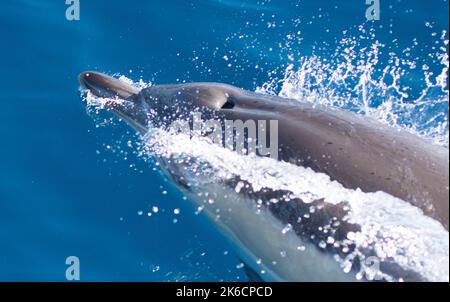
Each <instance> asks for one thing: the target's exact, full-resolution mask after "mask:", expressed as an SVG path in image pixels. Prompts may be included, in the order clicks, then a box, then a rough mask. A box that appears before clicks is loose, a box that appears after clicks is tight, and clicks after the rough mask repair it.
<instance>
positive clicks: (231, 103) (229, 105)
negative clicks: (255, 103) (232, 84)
mask: <svg viewBox="0 0 450 302" xmlns="http://www.w3.org/2000/svg"><path fill="white" fill-rule="evenodd" d="M233 108H234V101H233V98H232V97H228V98H227V101H226V102H225V104H223V105H222V108H221V109H233Z"/></svg>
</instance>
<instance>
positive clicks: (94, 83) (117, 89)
mask: <svg viewBox="0 0 450 302" xmlns="http://www.w3.org/2000/svg"><path fill="white" fill-rule="evenodd" d="M78 81H79V82H80V85H81V86H82V87H83V88H84V89H87V90H90V91H91V92H92V93H94V94H95V95H97V96H101V97H114V96H119V97H121V98H124V99H126V98H128V97H130V96H131V95H134V94H137V93H138V92H139V90H140V89H138V88H137V87H134V86H132V85H129V84H127V83H124V82H121V81H119V80H118V79H115V78H113V77H110V76H108V75H106V74H103V73H100V72H95V71H85V72H82V73H80V74H79V75H78Z"/></svg>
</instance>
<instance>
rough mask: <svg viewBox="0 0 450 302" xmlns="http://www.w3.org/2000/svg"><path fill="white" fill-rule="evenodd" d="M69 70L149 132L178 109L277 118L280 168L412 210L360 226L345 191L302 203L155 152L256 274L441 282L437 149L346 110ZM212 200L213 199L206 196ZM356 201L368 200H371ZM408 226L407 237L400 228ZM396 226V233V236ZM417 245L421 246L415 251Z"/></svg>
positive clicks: (443, 225)
mask: <svg viewBox="0 0 450 302" xmlns="http://www.w3.org/2000/svg"><path fill="white" fill-rule="evenodd" d="M79 80H80V83H81V84H82V86H83V87H84V88H86V89H87V90H89V91H90V92H91V93H92V94H93V95H95V96H96V97H100V98H108V99H110V100H111V101H109V102H107V103H106V105H105V108H106V109H108V110H110V111H112V112H114V113H115V114H117V115H118V116H120V117H121V118H123V119H125V120H126V121H127V122H128V123H129V124H130V125H132V126H133V127H134V128H135V129H136V130H137V131H138V132H139V133H141V134H142V135H143V136H144V135H146V134H147V132H148V131H149V129H148V125H149V124H152V125H156V127H163V126H167V125H168V124H169V122H173V121H175V120H178V119H189V118H190V116H191V114H192V112H197V111H200V112H202V113H203V114H204V115H205V116H207V117H214V118H218V119H222V120H223V119H226V120H232V121H236V120H241V121H247V120H254V121H261V120H265V121H270V120H276V121H278V130H279V131H278V133H277V134H278V142H279V150H278V158H279V160H280V161H283V162H285V164H286V167H285V168H286V169H291V168H292V167H291V166H298V167H303V168H310V169H311V170H313V171H314V172H317V173H324V174H326V175H328V176H329V178H330V181H336V182H338V183H339V184H340V185H342V187H343V190H349V192H352V193H351V194H353V195H355V194H357V193H354V192H360V191H359V189H360V190H361V191H362V192H365V193H368V194H366V195H364V193H362V192H361V194H363V195H362V196H363V197H361V198H362V199H364V198H368V199H373V196H372V195H370V194H371V193H374V192H379V191H381V192H384V193H387V194H384V195H383V194H381V195H379V196H378V195H377V196H378V197H377V198H381V199H383V200H380V204H383V203H384V204H386V205H387V204H391V207H392V212H393V213H395V210H394V209H395V208H397V207H398V206H400V207H404V208H407V210H405V211H403V212H401V211H400V212H399V213H402V214H399V215H402V216H405V215H406V216H407V215H411V217H398V219H399V221H408V220H410V221H408V222H407V224H408V225H409V228H410V230H409V229H408V227H405V225H398V226H396V225H395V224H394V225H391V224H390V225H389V226H382V227H386V229H389V230H391V231H392V230H394V229H395V231H392V232H393V233H386V232H385V233H382V232H381V231H380V229H379V228H380V225H377V224H376V223H374V222H368V223H367V224H364V225H363V224H362V223H358V221H357V220H355V219H352V218H351V217H352V216H351V215H350V213H352V212H355V211H356V210H355V209H352V206H351V204H349V203H348V200H341V202H335V203H331V202H328V200H327V199H326V198H325V197H322V198H317V199H314V198H313V200H310V201H308V202H305V199H304V198H300V197H299V196H296V195H295V194H293V193H292V192H290V191H289V190H287V189H286V188H282V187H276V188H274V187H270V186H266V187H262V188H259V189H257V190H255V184H254V183H252V181H251V179H249V178H248V177H247V178H246V177H244V176H242V175H234V176H233V177H227V178H225V179H220V178H219V180H217V179H215V178H214V177H215V176H214V175H213V176H211V175H204V176H203V179H200V178H201V176H199V175H198V173H189V169H190V168H192V166H193V165H194V166H195V165H196V163H195V159H194V162H191V161H192V159H191V158H190V159H189V160H184V161H181V160H179V159H177V158H173V157H168V158H162V159H161V163H162V169H163V170H164V171H165V172H166V174H167V175H168V176H170V177H171V178H172V179H174V182H175V183H176V184H177V185H178V186H179V188H180V189H181V190H183V191H184V192H185V193H186V195H187V196H189V197H191V200H193V201H194V203H196V205H197V206H201V207H205V211H206V214H207V215H208V216H210V217H211V218H212V219H213V221H215V222H217V224H218V225H219V226H220V229H221V230H222V231H223V232H224V233H225V234H226V235H227V237H229V238H231V239H232V242H234V243H235V244H236V245H237V249H238V250H240V251H241V253H242V256H241V258H242V259H243V260H244V261H245V262H246V263H247V264H249V265H250V266H251V267H252V268H253V269H254V270H255V271H256V272H261V276H262V277H263V279H266V280H270V279H272V280H294V281H295V280H298V281H302V280H304V281H321V280H323V281H340V280H342V281H344V280H350V281H351V280H357V279H361V278H362V275H361V274H362V273H365V274H366V275H370V274H372V275H373V276H372V278H371V279H373V278H374V277H375V278H376V279H377V278H378V279H381V280H388V281H396V280H405V281H409V280H411V281H425V280H430V281H437V280H440V281H442V280H444V281H445V280H448V225H449V218H448V216H449V201H448V199H449V186H448V181H449V169H448V158H449V156H448V150H447V149H445V148H442V147H438V146H434V145H431V144H430V143H428V142H426V141H425V140H423V139H421V138H419V137H416V136H414V135H412V134H410V133H408V132H406V131H402V130H398V129H394V128H392V127H390V126H387V125H383V124H380V123H378V122H376V121H374V120H372V119H370V118H366V117H362V116H359V115H356V114H353V113H349V112H343V111H340V110H336V109H330V108H323V107H317V106H312V105H311V104H307V103H301V102H298V101H292V100H285V99H280V98H278V97H274V96H267V95H261V94H256V93H252V92H248V91H244V90H242V89H238V88H236V87H233V86H230V85H225V84H216V83H192V84H177V85H159V86H150V87H148V88H144V89H139V88H137V87H134V86H132V85H130V84H127V83H124V82H123V81H120V80H117V79H115V78H112V77H109V76H107V75H104V74H100V73H96V72H86V73H83V74H81V75H80V76H79ZM217 152H218V153H220V152H222V151H217ZM224 156H225V158H223V160H227V158H226V157H227V156H229V157H230V158H231V157H232V156H234V155H231V154H227V155H224ZM288 162H289V164H288ZM195 170H196V171H197V169H195ZM187 171H188V172H187ZM219 172H220V171H219ZM210 179H214V181H210ZM355 190H356V191H355ZM205 193H206V194H205ZM353 195H352V196H353ZM199 196H202V197H199ZM204 196H209V197H208V198H205V197H204ZM302 196H306V195H302ZM358 196H359V195H358ZM380 196H381V197H380ZM211 198H213V199H214V200H215V202H213V203H211V202H209V201H211ZM384 199H386V200H384ZM274 200H275V201H276V202H273V201H274ZM388 200H389V201H388ZM361 203H362V207H365V206H367V208H369V206H371V205H372V203H370V202H367V204H366V205H365V204H364V203H363V202H361ZM406 203H409V205H408V207H409V208H408V207H407V206H405V205H404V204H406ZM418 209H420V210H418ZM255 211H256V212H257V213H255ZM383 211H384V212H388V211H390V209H389V208H387V209H386V208H383ZM383 211H381V212H383ZM217 213H221V214H220V215H217ZM225 213H226V214H225ZM405 213H406V214H405ZM354 215H355V214H354ZM218 216H220V219H219V218H218ZM349 217H350V218H349ZM366 220H370V219H366ZM414 223H417V225H416V227H414ZM286 226H288V229H289V231H290V232H289V233H290V235H286V236H284V235H283V236H281V235H280V234H285V233H286V232H285V231H286ZM411 226H412V227H411ZM405 228H406V229H407V230H403V229H405ZM415 228H416V229H418V230H420V231H417V230H415ZM400 230H401V231H400ZM409 231H410V232H412V233H414V234H415V236H411V237H410V238H407V237H408V236H407V235H405V234H409V233H408V232H409ZM402 232H405V233H404V234H403V235H401V234H402ZM366 233H367V234H372V233H375V235H373V236H372V235H371V237H370V238H371V240H365V242H363V243H361V242H360V241H361V240H360V241H358V238H362V237H361V236H360V237H358V234H366ZM394 233H395V234H394ZM355 234H356V235H355ZM399 234H400V235H399ZM417 234H420V236H419V235H417ZM424 234H426V235H424ZM399 236H400V237H401V236H403V237H405V238H401V239H402V240H403V242H400V240H399V238H393V237H399ZM427 236H429V237H430V240H428V237H427ZM391 237H392V238H391ZM416 237H417V238H418V237H424V238H425V237H427V238H426V239H427V240H428V241H426V240H425V239H423V238H419V239H423V240H424V242H425V241H426V242H425V243H424V244H418V242H416V241H415V240H416ZM364 238H366V237H364ZM405 240H406V241H408V240H410V241H411V242H406V243H405ZM386 242H387V243H386ZM389 244H390V245H392V244H394V246H389ZM396 244H398V245H397V246H396ZM420 248H422V249H429V251H422V252H418V251H416V250H417V249H420ZM389 249H391V250H389ZM392 249H393V250H392ZM427 253H429V254H431V255H436V256H435V257H434V258H435V259H431V260H430V259H427V260H426V261H425V259H421V257H425V255H426V254H427ZM372 257H375V258H372ZM367 260H370V261H371V262H377V261H378V263H377V271H375V272H374V271H373V270H372V271H371V267H370V265H369V264H368V263H366V262H367ZM421 260H423V261H425V262H426V264H423V263H420V261H421ZM370 261H369V262H370ZM349 263H350V265H349ZM264 276H267V277H266V278H264Z"/></svg>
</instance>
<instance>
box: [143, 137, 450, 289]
mask: <svg viewBox="0 0 450 302" xmlns="http://www.w3.org/2000/svg"><path fill="white" fill-rule="evenodd" d="M144 142H145V150H146V151H147V152H149V154H150V155H152V156H154V155H157V156H158V157H162V158H166V159H170V160H180V161H183V160H186V162H189V159H193V158H194V159H195V162H196V163H199V164H196V165H194V166H190V167H188V168H187V169H188V170H190V169H191V170H192V171H189V172H188V171H186V174H187V175H195V177H196V178H197V179H196V180H199V181H200V184H199V186H201V185H202V183H201V181H202V180H201V179H202V176H203V177H204V178H205V179H206V181H207V182H208V181H213V182H218V181H221V180H226V179H231V178H234V177H236V176H239V177H240V178H241V179H242V180H244V181H246V182H248V183H249V184H250V185H251V187H252V189H253V191H255V192H258V191H260V190H262V189H264V188H268V189H272V190H287V191H289V192H292V194H293V197H297V198H300V199H302V200H303V201H304V202H305V203H310V202H313V201H315V200H318V199H324V200H325V201H326V202H328V203H333V204H338V203H340V202H342V201H347V202H348V203H349V205H350V214H349V218H350V222H352V223H356V224H358V225H360V226H361V231H360V232H358V233H356V234H353V236H352V238H349V240H350V239H351V240H350V241H349V243H354V244H356V250H355V251H354V252H353V253H351V254H350V255H348V257H346V258H345V259H340V261H341V263H342V266H343V268H344V270H345V266H348V265H349V263H350V265H351V262H350V260H351V259H353V258H355V257H358V258H359V259H360V260H362V261H364V259H365V258H364V257H365V255H364V252H363V250H365V249H366V248H367V247H371V248H372V249H373V250H374V252H375V254H376V256H377V257H378V258H379V259H380V260H381V261H383V260H385V259H394V260H395V262H396V263H398V264H399V265H400V266H401V267H402V268H404V269H407V270H412V271H415V272H417V273H419V274H420V275H421V276H423V277H424V278H426V279H427V280H430V281H448V280H449V233H448V232H447V231H446V230H445V228H444V227H443V226H442V225H441V224H440V223H439V222H437V221H435V220H433V219H432V218H429V217H427V216H425V215H424V214H423V212H422V211H421V210H420V209H418V208H416V207H414V206H412V205H410V204H409V203H407V202H405V201H403V200H400V199H398V198H395V197H393V196H391V195H389V194H386V193H384V192H372V193H365V192H362V191H361V190H359V189H356V190H351V189H346V188H344V187H343V186H342V185H341V184H340V183H338V182H336V181H331V180H330V178H329V177H328V176H327V175H326V174H323V173H316V172H314V171H313V170H311V169H309V168H303V167H299V166H295V165H292V164H289V163H286V162H279V161H276V160H273V159H269V158H262V157H256V156H242V155H238V154H237V153H235V152H232V151H230V150H228V149H225V148H221V147H219V146H217V145H214V144H212V143H211V142H209V141H208V140H207V139H205V138H200V137H192V138H191V137H189V136H186V135H183V134H174V133H170V132H166V131H164V130H161V129H152V130H151V131H150V132H149V133H148V134H147V136H146V137H145V138H144ZM225 159H226V160H225ZM201 167H203V168H201ZM205 167H208V168H207V169H206V168H205ZM202 173H203V174H202ZM205 175H207V176H206V177H205ZM211 175H213V177H214V179H211ZM365 269H367V270H368V269H369V268H366V267H364V266H363V267H362V270H365ZM363 272H364V271H363ZM363 272H360V273H359V274H361V273H363ZM364 273H366V274H368V273H369V272H364ZM383 277H385V278H386V279H388V280H391V279H389V278H390V277H389V276H383ZM392 280H394V279H392Z"/></svg>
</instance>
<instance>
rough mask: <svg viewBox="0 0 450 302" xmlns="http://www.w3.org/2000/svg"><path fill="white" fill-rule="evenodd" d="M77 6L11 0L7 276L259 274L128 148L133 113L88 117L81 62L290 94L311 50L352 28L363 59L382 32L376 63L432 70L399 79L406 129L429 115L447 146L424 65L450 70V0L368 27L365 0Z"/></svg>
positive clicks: (3, 192)
mask: <svg viewBox="0 0 450 302" xmlns="http://www.w3.org/2000/svg"><path fill="white" fill-rule="evenodd" d="M80 3H81V7H80V8H81V10H80V12H81V15H80V17H81V18H80V20H79V21H71V22H70V21H68V20H67V19H66V17H65V13H66V8H67V5H66V4H65V1H62V0H60V1H55V0H51V1H50V0H48V1H44V0H41V1H31V0H14V1H13V0H6V1H3V2H2V5H1V10H0V34H1V37H2V45H1V48H0V58H1V66H2V69H1V74H0V83H1V84H0V85H1V90H0V100H1V105H2V110H0V131H1V138H2V144H1V148H0V280H1V281H65V280H66V279H65V271H66V268H67V266H66V264H65V260H66V258H67V257H68V256H77V257H79V259H80V264H81V280H83V281H179V280H183V281H218V280H226V281H235V280H246V278H247V277H246V276H245V274H244V272H243V270H242V269H240V268H239V267H240V266H239V265H238V264H239V263H240V260H239V259H238V258H237V256H236V255H235V253H234V252H233V250H232V248H231V247H230V246H229V245H228V244H227V242H226V241H224V240H223V238H222V237H221V235H220V234H219V233H218V232H217V230H216V229H215V227H214V225H213V224H212V223H210V222H209V221H207V219H206V218H204V217H203V216H202V215H195V214H194V208H193V206H192V205H190V204H189V203H188V202H186V201H185V200H183V198H182V195H181V194H180V193H179V192H178V191H177V190H176V188H175V187H174V186H173V185H172V184H171V183H170V182H168V181H167V180H165V179H164V178H163V177H162V176H161V175H160V173H159V171H158V170H157V169H152V168H154V167H151V166H150V165H149V163H148V162H145V161H144V160H142V159H141V158H140V157H138V156H137V155H136V153H135V152H133V151H132V148H130V147H129V146H128V145H129V144H128V141H131V142H133V141H134V140H135V139H136V137H135V136H134V134H133V133H132V132H131V131H129V129H128V128H127V127H126V126H125V125H123V124H120V123H113V124H112V125H110V126H108V127H101V126H100V127H98V126H99V125H101V124H103V120H102V117H99V116H92V115H93V114H92V113H87V111H86V104H85V103H83V101H82V99H81V98H80V92H79V90H78V88H79V85H78V82H77V75H78V74H79V73H80V72H82V71H84V70H97V71H101V72H105V73H109V74H121V75H125V76H126V77H128V78H130V79H132V80H134V81H138V80H139V79H143V80H144V81H146V82H152V83H174V82H182V81H188V82H190V81H214V82H225V83H230V84H234V85H236V86H239V87H243V88H246V89H249V90H255V89H257V88H258V87H263V86H264V84H267V83H269V84H270V83H273V82H274V80H275V82H276V84H275V85H269V86H270V87H271V88H273V89H274V90H277V89H278V90H280V89H281V87H280V86H283V85H282V84H280V82H277V81H278V79H283V76H284V72H285V70H286V68H287V67H288V66H289V65H292V67H291V68H293V69H294V70H296V69H298V68H300V66H301V63H302V62H304V61H302V58H305V57H311V56H313V55H316V56H320V58H329V61H330V62H333V60H337V59H336V58H337V57H339V56H340V55H341V54H342V53H345V51H343V52H338V53H336V49H338V47H339V45H342V42H341V41H342V38H343V37H344V38H345V37H352V38H353V39H355V40H356V41H357V44H358V47H357V49H358V53H360V54H361V53H362V54H365V53H368V52H369V49H370V47H371V46H372V45H373V44H374V43H375V42H376V41H379V42H380V43H381V44H384V45H385V46H384V49H385V50H383V51H382V52H381V53H380V54H379V61H381V62H382V63H381V64H380V65H379V66H393V67H395V66H398V65H397V64H399V65H402V62H405V61H408V62H406V63H405V64H404V65H405V66H410V63H411V62H413V63H416V65H418V66H419V68H410V69H407V71H405V72H403V73H401V74H400V75H399V80H398V84H399V86H400V87H407V88H405V91H406V92H407V93H408V96H404V97H403V98H402V102H404V103H407V104H408V103H409V104H412V109H402V110H403V111H405V110H406V111H408V110H409V111H408V112H406V113H405V114H403V115H400V122H399V124H402V125H406V126H410V125H415V124H416V121H419V122H420V125H418V129H414V130H418V132H424V133H425V135H426V134H427V133H431V135H434V134H436V132H437V133H438V135H444V137H445V135H447V140H448V98H447V97H448V94H447V93H448V81H447V80H446V79H444V86H446V89H447V90H446V91H447V92H446V91H445V89H444V91H442V89H440V88H442V87H440V86H439V85H430V84H429V83H428V82H427V80H426V76H425V75H424V72H425V73H426V72H432V73H433V76H431V78H432V81H435V80H436V76H437V75H439V74H441V73H442V70H443V68H445V62H447V67H448V57H447V58H445V57H444V58H442V57H440V56H436V53H447V52H448V22H449V21H448V1H446V0H432V1H422V0H414V1H411V0H410V1H406V0H403V1H401V0H391V1H389V0H381V20H380V21H375V22H367V21H366V19H365V10H366V8H367V6H366V5H365V1H363V0H358V1H354V0H352V1H342V0H326V1H325V0H323V1H317V0H302V1H297V0H295V1H294V0H292V1H286V0H272V1H270V0H259V1H256V0H255V1H237V0H223V1H221V0H189V1H186V0H173V1H162V0H151V1H136V0H129V1H126V2H122V1H108V0H95V1H83V0H81V1H80ZM443 31H445V33H443ZM442 35H444V38H441V37H442ZM445 40H447V44H446V43H445ZM442 41H444V42H442ZM414 45H415V47H414ZM442 45H443V46H442ZM364 47H367V49H365V50H362V49H364ZM441 47H443V48H444V49H443V50H440V48H441ZM408 48H410V50H409V51H405V49H408ZM393 52H394V53H395V54H394V55H393V54H392V53H393ZM396 59H398V60H399V61H400V63H398V62H396ZM442 62H443V63H442ZM365 63H367V62H365ZM425 65H426V67H424V66H425ZM364 66H367V64H366V65H364ZM377 66H378V65H377ZM330 68H331V69H332V70H333V68H334V67H333V66H332V67H330ZM328 70H329V69H328ZM382 72H383V68H381V67H380V68H378V67H377V68H374V69H373V70H371V75H372V77H373V78H374V79H376V78H377V75H379V74H381V73H382ZM445 74H446V72H445ZM391 76H392V78H393V79H396V74H395V72H394V73H393V75H392V74H391ZM393 79H391V80H387V82H389V81H390V82H391V84H392V82H395V81H394V80H393ZM356 80H357V79H355V78H351V79H350V81H356ZM445 83H446V84H445ZM311 86H314V85H311ZM392 87H393V86H390V88H392ZM427 87H428V88H430V89H429V91H427V92H426V93H425V94H423V91H424V89H426V88H427ZM369 88H370V89H372V90H370V91H369V93H372V95H374V96H376V97H373V98H372V99H371V102H370V104H369V105H370V106H372V107H374V108H378V106H380V105H381V104H382V103H383V98H382V97H380V96H379V93H378V91H374V90H376V89H377V88H379V89H381V90H383V89H384V88H383V87H377V86H376V85H375V87H372V86H370V87H369ZM390 88H389V89H385V90H383V92H386V91H390V90H392V89H390ZM339 89H343V88H342V87H340V88H339ZM339 89H337V90H339ZM400 90H401V89H400ZM397 93H398V91H397ZM421 95H423V97H421ZM396 97H397V96H396ZM356 99H358V97H357V98H356ZM418 99H420V100H421V101H424V102H426V104H425V105H423V103H420V104H418V103H417V104H418V105H417V106H416V105H415V104H416V103H414V102H415V101H416V100H418ZM442 99H444V101H438V100H442ZM343 107H345V106H343ZM402 108H403V107H402ZM408 108H409V107H408ZM420 108H425V109H423V110H420ZM402 110H400V112H401V111H402ZM416 110H419V111H420V113H421V115H418V114H417V113H416ZM421 119H424V121H422V120H421ZM105 123H107V124H111V123H110V122H109V121H108V120H107V121H106V122H105ZM431 128H433V129H432V130H433V131H428V130H430V129H431ZM435 129H437V130H435ZM444 140H445V139H444ZM156 208H157V209H158V211H157V213H155V212H156ZM174 210H177V211H178V210H179V211H180V213H179V214H177V213H175V212H177V211H174ZM147 213H153V214H152V215H151V216H150V217H149V216H148V215H147ZM174 219H176V221H174Z"/></svg>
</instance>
